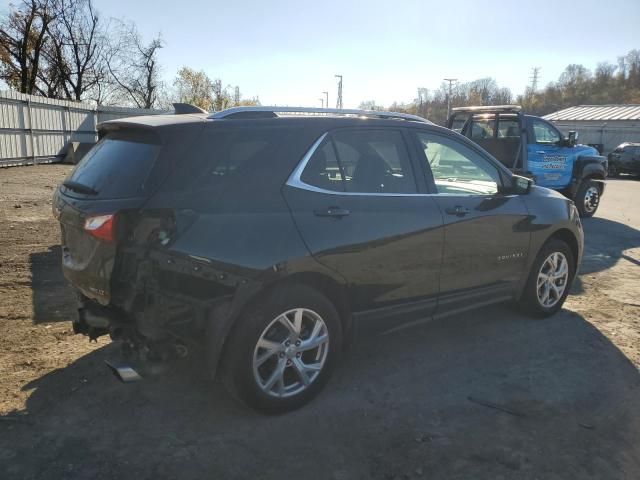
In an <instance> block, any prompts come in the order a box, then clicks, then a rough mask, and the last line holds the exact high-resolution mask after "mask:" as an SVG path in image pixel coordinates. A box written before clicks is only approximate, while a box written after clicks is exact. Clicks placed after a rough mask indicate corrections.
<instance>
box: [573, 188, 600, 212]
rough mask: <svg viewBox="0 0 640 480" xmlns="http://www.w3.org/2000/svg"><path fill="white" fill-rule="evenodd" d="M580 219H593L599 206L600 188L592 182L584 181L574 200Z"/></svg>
mask: <svg viewBox="0 0 640 480" xmlns="http://www.w3.org/2000/svg"><path fill="white" fill-rule="evenodd" d="M574 202H575V203H576V207H577V208H578V212H580V216H581V217H593V214H594V213H596V210H597V209H598V205H600V186H599V185H598V183H597V182H594V181H593V180H584V181H583V182H582V183H581V184H580V187H579V188H578V192H577V193H576V196H575V198H574Z"/></svg>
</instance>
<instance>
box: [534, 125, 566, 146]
mask: <svg viewBox="0 0 640 480" xmlns="http://www.w3.org/2000/svg"><path fill="white" fill-rule="evenodd" d="M533 140H534V142H536V143H543V144H556V143H558V142H560V135H559V134H558V132H557V130H556V129H555V128H553V127H551V125H549V124H547V123H545V122H541V121H539V120H534V121H533Z"/></svg>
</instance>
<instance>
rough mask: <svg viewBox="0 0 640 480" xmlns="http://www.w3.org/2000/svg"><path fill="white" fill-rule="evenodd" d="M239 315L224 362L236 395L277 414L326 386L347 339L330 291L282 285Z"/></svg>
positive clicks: (251, 405) (301, 402)
mask: <svg viewBox="0 0 640 480" xmlns="http://www.w3.org/2000/svg"><path fill="white" fill-rule="evenodd" d="M238 321H239V322H240V323H239V324H238V325H237V328H235V330H234V332H233V333H232V336H231V338H230V339H229V343H228V345H227V347H226V349H225V357H224V358H223V365H222V366H223V375H224V379H225V383H226V385H227V387H228V388H229V390H230V391H231V393H232V394H234V396H236V397H237V398H238V399H239V400H241V401H242V402H244V403H246V404H247V405H249V406H250V407H252V408H254V409H256V410H259V411H261V412H264V413H271V414H275V413H284V412H287V411H290V410H294V409H296V408H299V407H301V406H303V405H304V404H305V403H307V402H309V401H310V400H311V399H312V398H313V397H315V396H316V395H317V394H318V393H319V392H320V390H321V389H322V387H323V386H324V385H325V383H326V382H327V380H328V379H329V377H330V375H331V372H332V370H333V368H334V365H335V363H336V360H337V357H338V355H339V352H340V351H341V344H342V332H341V324H340V320H339V317H338V313H337V311H336V309H335V308H334V306H333V305H332V303H331V302H330V301H329V300H328V299H327V298H326V297H324V295H322V294H320V293H319V292H317V291H315V290H313V289H311V288H308V287H305V286H300V285H291V286H288V287H286V288H279V289H277V290H274V291H273V292H271V293H270V294H269V295H267V296H266V298H264V299H263V300H262V301H260V302H259V303H258V304H256V305H253V307H251V308H250V309H249V311H247V312H246V314H245V315H243V316H242V317H241V318H239V319H238Z"/></svg>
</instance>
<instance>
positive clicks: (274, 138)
mask: <svg viewBox="0 0 640 480" xmlns="http://www.w3.org/2000/svg"><path fill="white" fill-rule="evenodd" d="M291 135H292V130H291V129H290V128H277V127H272V128H267V127H256V128H252V127H243V128H235V127H234V128H221V127H213V126H212V127H210V128H208V129H206V130H205V131H203V133H202V135H201V136H200V137H199V139H198V140H197V141H196V142H195V143H194V144H193V145H192V146H191V149H190V150H189V151H188V153H187V154H186V155H185V158H184V159H183V160H182V161H181V162H180V167H179V168H178V169H177V170H176V171H175V172H173V173H172V175H170V176H169V178H168V179H167V182H166V183H165V184H163V187H162V190H163V191H183V192H184V191H191V190H197V191H203V190H205V191H206V190H215V191H218V192H220V191H221V189H227V190H234V191H236V192H238V191H239V190H242V191H246V192H248V193H251V194H255V192H256V188H261V186H262V185H264V184H265V183H267V182H270V181H271V180H272V179H273V178H274V175H281V174H282V172H280V171H279V170H278V168H277V166H276V164H277V163H278V159H279V158H280V157H281V156H282V155H283V150H284V152H285V154H286V147H287V145H288V144H289V143H290V140H289V139H290V136H291Z"/></svg>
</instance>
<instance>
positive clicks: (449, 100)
mask: <svg viewBox="0 0 640 480" xmlns="http://www.w3.org/2000/svg"><path fill="white" fill-rule="evenodd" d="M444 81H445V82H449V95H447V120H449V117H450V116H451V88H452V85H453V82H457V81H458V79H457V78H445V79H444Z"/></svg>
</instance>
